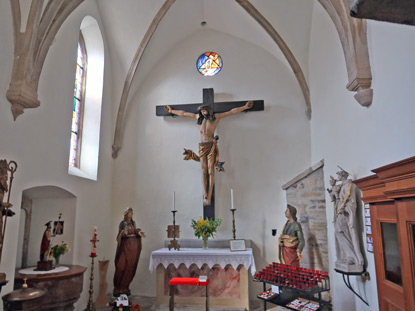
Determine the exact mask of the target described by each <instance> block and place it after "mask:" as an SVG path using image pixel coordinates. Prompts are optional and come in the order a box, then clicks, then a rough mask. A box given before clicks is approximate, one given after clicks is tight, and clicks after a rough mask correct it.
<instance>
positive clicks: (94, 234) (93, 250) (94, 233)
mask: <svg viewBox="0 0 415 311" xmlns="http://www.w3.org/2000/svg"><path fill="white" fill-rule="evenodd" d="M92 228H93V230H92V240H91V242H92V247H91V257H96V256H97V241H98V240H97V227H96V226H93V227H92Z"/></svg>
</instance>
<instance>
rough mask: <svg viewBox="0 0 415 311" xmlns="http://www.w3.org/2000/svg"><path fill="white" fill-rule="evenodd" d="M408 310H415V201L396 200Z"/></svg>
mask: <svg viewBox="0 0 415 311" xmlns="http://www.w3.org/2000/svg"><path fill="white" fill-rule="evenodd" d="M396 206H397V209H398V224H399V236H400V237H401V245H402V251H401V256H402V257H401V263H402V282H403V289H404V296H405V306H406V310H415V267H414V265H415V200H414V199H401V200H396Z"/></svg>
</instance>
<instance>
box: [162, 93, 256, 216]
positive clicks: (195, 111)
mask: <svg viewBox="0 0 415 311" xmlns="http://www.w3.org/2000/svg"><path fill="white" fill-rule="evenodd" d="M213 97H214V94H213V89H203V103H202V104H187V105H174V106H156V115H157V116H169V115H173V116H175V115H177V116H181V117H188V118H194V119H196V120H197V124H198V125H200V140H201V142H200V143H199V155H197V154H196V153H195V152H193V151H192V150H189V149H185V150H184V153H183V154H184V155H185V157H184V160H195V161H198V162H200V164H201V167H202V183H203V218H206V217H208V218H210V219H215V194H214V193H215V191H214V184H215V182H214V181H215V173H214V170H215V168H216V170H217V171H224V168H223V164H224V162H219V148H218V146H217V140H218V139H219V137H218V136H215V130H216V127H217V125H218V123H219V120H221V119H223V118H226V117H229V116H232V115H235V114H237V113H239V112H242V111H246V112H248V111H262V110H264V101H263V100H255V101H248V102H245V101H235V102H220V103H215V102H214V98H213Z"/></svg>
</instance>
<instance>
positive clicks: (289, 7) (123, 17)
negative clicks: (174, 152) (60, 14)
mask: <svg viewBox="0 0 415 311" xmlns="http://www.w3.org/2000/svg"><path fill="white" fill-rule="evenodd" d="M250 2H251V3H252V4H253V5H254V6H255V7H256V8H257V10H258V11H259V12H260V13H261V14H262V15H264V17H265V18H266V19H267V20H268V21H269V22H270V23H271V25H272V26H273V27H274V28H275V30H277V32H278V33H279V34H280V35H281V36H282V38H283V39H284V41H285V42H286V43H287V45H288V47H289V48H290V49H291V51H292V52H293V54H294V56H295V57H296V59H297V61H298V62H299V64H300V66H301V68H302V69H303V71H304V73H305V76H307V68H308V52H309V42H310V29H311V21H312V11H313V3H314V2H313V1H310V0H278V1H275V0H252V1H250ZM163 3H164V0H152V1H148V0H123V1H108V0H99V1H97V4H98V7H99V9H100V11H101V14H102V17H103V23H104V28H105V33H106V35H107V38H106V39H107V40H108V42H109V45H110V49H111V53H112V54H113V55H115V57H117V59H118V60H119V65H120V66H122V67H123V69H124V70H125V71H127V70H128V68H129V66H130V64H131V61H132V59H133V57H134V54H135V53H136V50H137V47H138V46H139V44H140V41H141V39H142V38H143V36H144V34H145V32H146V30H147V28H148V27H149V25H150V23H151V21H152V20H153V18H154V16H155V15H156V13H157V12H158V10H159V9H160V7H161V6H162V5H163ZM202 21H205V22H206V25H205V26H202V25H201V22H202ZM203 29H213V30H216V31H220V32H224V33H227V34H229V35H231V36H235V37H237V38H241V39H244V40H247V41H249V42H251V43H253V44H255V45H257V46H260V47H262V48H263V49H266V50H267V51H269V52H270V53H271V54H273V55H275V57H277V58H279V59H281V60H284V61H285V57H284V56H283V55H282V53H281V51H280V49H279V48H278V46H277V45H276V44H275V42H274V41H273V40H272V39H271V38H270V36H269V35H268V34H267V33H266V32H265V31H264V29H263V28H262V27H261V26H260V25H259V24H258V22H256V21H255V20H254V19H253V18H252V17H251V16H250V15H249V14H248V13H247V12H246V11H245V10H244V9H243V8H242V7H241V6H240V5H239V4H238V3H237V1H235V0H176V1H175V2H174V3H173V5H172V6H171V8H170V9H169V10H168V12H167V13H166V15H165V17H164V18H163V20H162V22H161V23H160V24H159V26H158V28H157V30H156V32H155V33H154V35H153V37H152V42H151V44H157V45H158V47H159V48H161V50H163V51H168V50H169V49H170V48H172V47H173V46H174V45H176V44H177V43H178V42H181V41H182V40H184V39H185V38H187V37H189V36H191V35H193V34H194V33H197V32H200V31H203ZM154 42H155V43H154ZM158 50H160V49H158ZM160 56H161V55H159V57H160ZM113 57H114V56H113ZM156 58H157V55H154V57H153V58H148V57H147V58H146V61H151V62H157V59H156Z"/></svg>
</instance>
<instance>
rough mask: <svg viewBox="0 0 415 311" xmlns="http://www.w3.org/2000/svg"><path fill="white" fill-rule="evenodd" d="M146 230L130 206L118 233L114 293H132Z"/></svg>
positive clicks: (115, 294) (116, 294) (117, 294)
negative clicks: (137, 220)
mask: <svg viewBox="0 0 415 311" xmlns="http://www.w3.org/2000/svg"><path fill="white" fill-rule="evenodd" d="M142 237H145V234H144V232H142V231H141V229H139V228H137V227H136V225H135V221H134V220H133V209H132V208H131V207H128V208H127V209H126V210H125V212H124V220H123V221H121V223H120V226H119V230H118V235H117V251H116V254H115V273H114V290H113V295H114V296H115V297H118V296H119V295H121V294H126V295H130V294H131V291H130V288H129V286H130V283H131V281H132V280H133V278H134V276H135V272H136V270H137V264H138V260H139V259H140V253H141V238H142Z"/></svg>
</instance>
